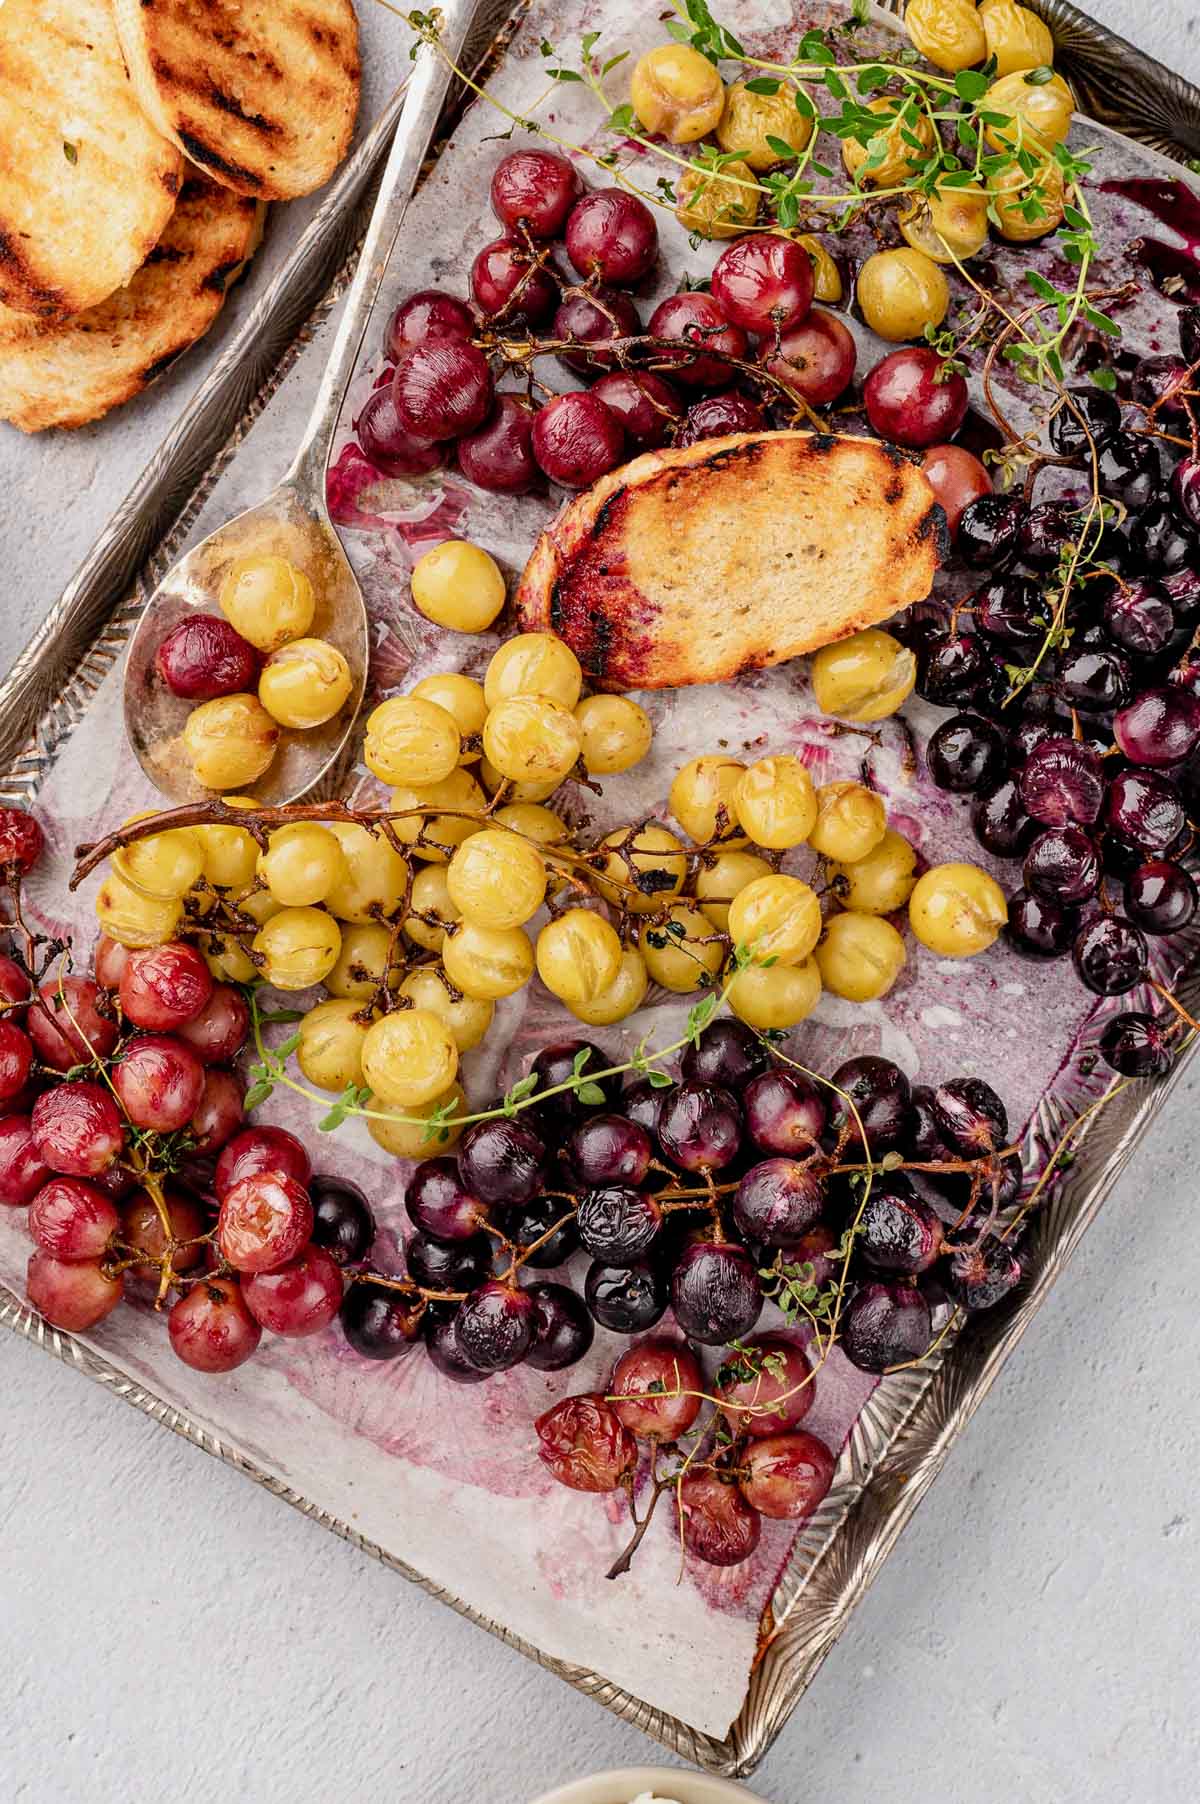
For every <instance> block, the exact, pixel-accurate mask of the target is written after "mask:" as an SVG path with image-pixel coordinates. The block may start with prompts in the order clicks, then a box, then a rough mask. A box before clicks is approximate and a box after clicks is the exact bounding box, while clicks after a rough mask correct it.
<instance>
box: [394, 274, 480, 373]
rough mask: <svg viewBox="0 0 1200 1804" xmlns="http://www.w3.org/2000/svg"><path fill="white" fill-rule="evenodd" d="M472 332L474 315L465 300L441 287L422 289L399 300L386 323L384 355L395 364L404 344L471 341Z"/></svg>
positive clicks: (473, 334) (474, 323)
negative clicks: (445, 339) (430, 340)
mask: <svg viewBox="0 0 1200 1804" xmlns="http://www.w3.org/2000/svg"><path fill="white" fill-rule="evenodd" d="M475 332H476V321H475V315H474V314H473V313H472V312H471V309H470V308H469V307H468V306H467V303H466V302H465V301H460V300H459V298H458V296H457V295H453V294H447V293H446V292H445V290H444V289H441V288H422V289H419V290H418V291H417V293H416V294H410V295H409V296H408V298H407V299H406V300H403V301H401V303H400V305H399V306H398V307H397V308H396V310H395V312H394V313H393V314H392V316H391V319H390V320H389V321H388V326H387V331H386V333H385V334H384V355H385V356H386V357H387V359H388V362H389V363H393V364H394V363H395V362H396V360H397V359H398V358H399V356H400V354H401V352H402V351H403V350H404V349H405V347H406V346H407V345H420V344H425V343H427V342H428V340H429V339H431V338H473V337H474V336H475Z"/></svg>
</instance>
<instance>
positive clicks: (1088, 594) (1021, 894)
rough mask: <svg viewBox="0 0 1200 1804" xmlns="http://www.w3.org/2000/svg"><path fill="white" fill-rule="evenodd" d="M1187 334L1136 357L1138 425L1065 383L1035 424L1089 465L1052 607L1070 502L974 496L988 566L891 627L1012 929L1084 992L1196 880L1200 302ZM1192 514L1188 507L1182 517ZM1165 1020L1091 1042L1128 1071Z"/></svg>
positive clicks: (1137, 962) (1148, 938)
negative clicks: (930, 607)
mask: <svg viewBox="0 0 1200 1804" xmlns="http://www.w3.org/2000/svg"><path fill="white" fill-rule="evenodd" d="M1180 326H1181V336H1182V340H1183V348H1182V350H1181V351H1180V352H1179V353H1176V354H1164V355H1160V356H1156V357H1151V358H1147V359H1145V360H1143V362H1142V363H1141V364H1140V365H1138V366H1137V368H1136V369H1135V371H1134V373H1133V376H1132V383H1131V391H1132V399H1133V402H1134V403H1135V406H1136V407H1137V408H1139V409H1140V410H1141V416H1142V419H1143V422H1144V423H1148V424H1149V425H1150V427H1151V428H1153V427H1154V423H1155V421H1156V420H1159V421H1162V422H1163V423H1164V424H1165V425H1167V427H1168V428H1169V429H1170V436H1163V435H1162V434H1160V433H1158V432H1157V431H1156V430H1150V431H1147V430H1145V429H1144V426H1143V429H1141V430H1139V429H1138V428H1137V423H1136V419H1135V414H1134V411H1133V410H1132V409H1126V408H1123V406H1122V402H1121V399H1120V398H1119V397H1118V396H1117V395H1116V394H1110V393H1107V392H1105V391H1103V390H1101V389H1096V388H1083V387H1080V388H1073V389H1071V390H1069V391H1068V395H1067V398H1066V400H1064V402H1063V404H1062V405H1061V406H1060V408H1059V410H1058V411H1057V412H1055V413H1054V414H1053V416H1052V418H1051V420H1050V425H1049V436H1050V441H1051V445H1052V447H1053V452H1054V454H1055V457H1056V459H1057V460H1059V461H1062V462H1065V463H1067V464H1068V465H1072V466H1076V467H1078V468H1080V469H1081V470H1084V471H1087V470H1089V469H1090V467H1091V460H1092V457H1093V454H1094V456H1095V462H1096V472H1097V476H1098V482H1099V492H1100V495H1101V496H1102V497H1103V498H1104V501H1105V503H1107V504H1113V505H1110V506H1109V508H1108V513H1109V514H1110V515H1111V517H1106V518H1105V519H1104V521H1103V525H1102V529H1101V532H1100V534H1098V537H1099V544H1098V547H1097V550H1096V554H1095V559H1094V562H1093V564H1092V567H1091V568H1090V569H1089V570H1088V571H1087V572H1086V573H1085V580H1083V581H1077V582H1076V583H1075V585H1074V588H1073V590H1072V593H1071V600H1070V606H1069V609H1068V611H1067V615H1066V619H1065V621H1059V622H1057V623H1056V621H1055V618H1054V611H1055V605H1056V602H1055V597H1056V593H1057V586H1058V585H1060V584H1061V572H1062V570H1063V568H1064V565H1065V564H1067V563H1069V562H1070V560H1071V559H1072V557H1073V556H1074V555H1075V553H1076V550H1077V548H1078V545H1079V542H1080V539H1081V537H1082V536H1083V533H1084V523H1085V517H1086V514H1087V511H1088V510H1087V507H1086V506H1085V505H1078V504H1072V503H1068V502H1066V501H1062V500H1051V501H1045V502H1040V503H1039V502H1036V501H1035V502H1032V503H1030V502H1028V501H1027V500H1026V499H1025V498H1024V497H1023V496H1021V495H1017V494H1008V495H985V496H982V497H980V498H978V499H976V500H973V501H971V502H969V503H968V505H967V506H966V507H965V509H964V510H963V512H962V515H961V518H960V521H959V525H958V531H957V547H958V552H959V556H960V557H961V558H962V559H963V561H964V562H965V563H966V564H967V565H968V566H970V567H971V568H973V569H979V570H981V571H986V575H984V576H983V579H982V581H981V582H980V586H979V587H978V588H977V589H976V590H975V591H974V593H973V594H972V595H971V596H970V597H969V598H968V601H967V602H966V603H965V604H963V605H962V606H960V607H959V608H957V609H956V610H955V615H954V619H953V622H952V624H951V625H945V624H942V623H941V622H939V621H937V620H931V619H929V618H924V619H922V618H920V617H917V618H914V619H913V620H911V621H910V622H908V623H906V624H905V625H904V626H902V627H901V628H899V629H898V632H899V635H900V636H901V637H902V638H904V639H905V640H906V641H907V643H908V644H909V645H910V647H911V648H912V649H913V650H914V651H915V653H916V655H917V660H918V666H919V674H918V678H917V689H918V692H919V693H920V694H921V695H923V696H924V697H925V698H926V699H927V700H929V701H931V702H934V703H936V704H938V705H940V706H943V707H952V708H955V709H957V710H958V711H957V712H956V713H954V714H953V715H952V716H951V717H950V718H948V719H946V720H943V722H942V723H941V725H940V726H939V727H938V728H937V729H936V731H935V732H934V733H933V735H932V737H931V739H930V741H929V746H928V752H927V757H928V765H929V772H930V775H931V776H932V778H933V780H934V781H935V782H936V783H937V784H938V785H939V786H940V787H942V788H943V789H947V790H951V791H956V792H959V793H961V794H964V795H970V796H971V797H972V798H973V800H972V804H971V819H972V824H973V827H974V831H975V835H976V837H977V839H978V840H979V842H980V844H981V845H983V846H984V847H985V848H986V849H987V850H988V851H989V852H991V853H992V854H993V855H995V856H997V857H1001V858H1013V859H1017V858H1019V859H1020V860H1021V863H1022V868H1021V875H1022V882H1021V886H1020V887H1019V888H1018V889H1016V891H1015V892H1014V893H1013V894H1012V895H1011V896H1010V897H1009V900H1008V923H1007V928H1006V932H1007V936H1008V938H1009V941H1010V942H1011V944H1012V945H1014V946H1015V947H1016V948H1017V950H1018V951H1020V952H1021V953H1023V954H1025V955H1027V956H1029V957H1031V958H1039V959H1044V958H1056V957H1063V956H1067V955H1069V956H1070V957H1071V958H1072V960H1073V962H1074V966H1075V969H1076V971H1077V972H1078V975H1079V977H1080V980H1081V981H1082V982H1083V983H1084V984H1085V985H1086V986H1087V988H1088V989H1089V990H1091V991H1093V992H1094V993H1095V994H1096V995H1099V996H1121V995H1125V994H1127V993H1128V992H1129V991H1131V990H1134V989H1135V988H1137V987H1138V986H1139V985H1143V984H1145V983H1146V982H1147V981H1148V979H1149V977H1150V974H1151V973H1150V962H1151V942H1152V941H1153V939H1154V938H1155V937H1157V936H1159V935H1165V934H1174V933H1178V932H1180V930H1181V929H1183V928H1185V927H1187V926H1188V924H1189V923H1190V922H1191V921H1192V919H1193V917H1194V916H1195V913H1196V906H1197V890H1196V884H1195V881H1194V878H1193V876H1192V874H1191V872H1190V871H1189V869H1188V868H1187V866H1186V864H1185V863H1184V862H1183V860H1184V857H1185V855H1186V854H1187V852H1188V851H1189V849H1190V846H1191V843H1192V838H1193V831H1192V827H1191V824H1190V819H1189V817H1190V813H1191V810H1192V808H1193V807H1194V806H1195V805H1196V801H1197V798H1198V797H1200V660H1197V658H1196V656H1195V655H1194V653H1193V651H1192V645H1193V640H1194V638H1195V635H1196V632H1197V629H1198V627H1200V537H1198V536H1197V527H1198V526H1200V499H1197V497H1200V487H1197V486H1196V483H1195V480H1194V476H1193V473H1194V472H1195V471H1196V470H1197V469H1200V465H1198V464H1197V463H1196V460H1195V458H1194V457H1193V455H1192V453H1191V452H1190V451H1185V452H1184V454H1183V455H1182V456H1180V455H1179V454H1178V449H1177V447H1176V445H1175V444H1174V442H1173V440H1174V438H1175V437H1177V436H1178V432H1179V429H1180V428H1181V427H1182V428H1183V430H1184V432H1185V434H1186V432H1187V430H1188V418H1189V410H1190V401H1189V399H1188V394H1187V392H1186V391H1188V390H1189V389H1190V386H1191V382H1192V365H1193V361H1194V358H1195V357H1197V356H1200V313H1197V311H1196V310H1194V309H1188V310H1185V311H1184V312H1183V313H1181V315H1180ZM1189 510H1190V511H1189ZM1175 1037H1176V1036H1175V1020H1174V1017H1171V1018H1170V1019H1168V1020H1163V1019H1160V1018H1157V1017H1156V1016H1154V1015H1153V1014H1146V1013H1143V1012H1140V1011H1139V1012H1129V1013H1125V1014H1121V1015H1118V1016H1117V1017H1115V1018H1114V1020H1113V1021H1111V1022H1110V1023H1109V1024H1108V1026H1107V1027H1106V1028H1105V1031H1104V1034H1103V1037H1102V1040H1101V1052H1102V1054H1103V1056H1104V1057H1105V1059H1106V1060H1107V1061H1108V1062H1109V1064H1110V1065H1112V1066H1113V1068H1114V1069H1116V1070H1117V1071H1119V1072H1121V1073H1123V1074H1125V1075H1127V1076H1148V1075H1159V1074H1161V1073H1162V1072H1163V1071H1165V1070H1166V1069H1168V1067H1169V1066H1170V1064H1171V1061H1172V1057H1173V1044H1172V1043H1173V1040H1174V1039H1175Z"/></svg>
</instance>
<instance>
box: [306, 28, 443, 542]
mask: <svg viewBox="0 0 1200 1804" xmlns="http://www.w3.org/2000/svg"><path fill="white" fill-rule="evenodd" d="M475 4H476V0H449V3H448V4H446V5H444V6H443V7H442V9H441V11H442V32H441V43H442V51H443V52H444V54H442V53H439V51H438V50H436V49H435V48H434V46H433V45H431V44H427V43H426V44H422V45H421V46H420V49H419V50H418V52H417V56H416V60H415V62H414V64H413V72H412V74H411V76H410V77H409V81H408V88H407V92H406V94H405V97H404V107H403V110H402V111H401V114H400V120H399V123H398V125H397V126H396V136H395V138H394V139H393V141H392V148H391V152H390V153H389V156H388V160H387V166H386V167H385V169H384V172H383V180H382V182H381V183H380V186H379V194H378V196H377V198H376V201H375V208H374V211H373V213H372V214H371V223H370V225H369V226H368V228H367V235H366V238H365V239H364V241H363V247H362V253H361V255H360V257H359V260H358V268H357V270H356V271H355V274H354V280H353V282H352V283H351V285H350V289H349V292H348V293H347V296H346V302H345V306H344V308H343V310H342V317H341V321H340V323H339V325H338V329H337V335H336V337H335V338H334V341H333V349H332V351H331V352H330V354H329V361H328V363H327V364H326V366H325V373H324V375H323V376H322V378H321V386H320V388H319V389H318V391H317V398H316V401H315V403H314V405H313V411H312V415H311V417H310V419H309V422H308V427H307V430H306V432H305V434H304V438H303V440H302V441H301V444H300V449H299V450H298V451H297V453H296V458H295V462H294V463H293V465H292V468H291V471H290V472H289V476H290V479H291V480H292V481H294V482H295V483H296V484H297V485H298V486H299V487H301V488H302V489H303V490H304V492H305V493H306V494H307V495H308V496H309V497H310V499H311V501H312V502H313V503H314V504H315V506H316V507H317V508H318V509H321V510H322V511H323V510H324V506H325V466H326V464H327V463H328V461H329V452H330V448H331V446H332V444H333V436H334V433H335V431H336V430H337V423H338V417H339V415H340V413H341V410H342V401H343V400H344V398H345V394H346V390H347V388H348V387H349V384H350V378H351V376H352V375H353V373H354V366H355V364H356V363H357V361H358V353H359V350H360V348H361V345H362V341H363V337H364V335H365V333H366V329H367V323H368V321H369V319H370V317H371V309H372V307H373V306H374V304H375V299H376V296H377V295H378V293H379V289H380V286H381V284H382V282H383V278H384V275H385V274H386V272H387V267H388V263H389V261H390V259H391V255H392V252H393V250H394V249H395V245H396V239H397V238H398V237H399V234H400V228H401V226H402V225H403V223H404V216H405V214H406V213H407V211H408V204H409V202H410V200H411V199H412V194H413V189H414V188H415V187H416V183H417V176H418V174H419V172H420V168H421V164H422V162H423V161H424V159H425V155H426V152H427V151H428V149H429V145H430V142H431V140H432V138H433V134H434V130H435V129H436V126H437V122H438V118H439V116H440V114H441V110H442V104H443V102H444V100H445V98H446V91H447V89H448V88H449V86H450V81H451V77H452V75H453V73H454V71H453V70H452V68H451V67H450V64H451V62H452V61H456V60H457V58H458V53H459V51H460V50H461V48H462V45H463V41H464V39H465V38H466V35H467V28H468V26H469V24H470V22H471V17H472V15H473V13H474V11H475Z"/></svg>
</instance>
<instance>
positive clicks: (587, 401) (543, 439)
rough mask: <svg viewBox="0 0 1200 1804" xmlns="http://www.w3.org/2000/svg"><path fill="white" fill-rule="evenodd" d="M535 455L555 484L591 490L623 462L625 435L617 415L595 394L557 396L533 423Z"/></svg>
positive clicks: (539, 413) (538, 414)
mask: <svg viewBox="0 0 1200 1804" xmlns="http://www.w3.org/2000/svg"><path fill="white" fill-rule="evenodd" d="M532 442H533V455H534V457H535V458H536V459H537V461H538V465H539V467H540V468H541V469H543V470H544V471H545V472H546V475H547V476H548V477H549V478H550V480H551V482H557V483H559V484H561V486H562V487H563V488H567V489H586V488H590V487H591V485H592V483H593V482H598V481H599V479H600V477H601V476H605V475H607V473H608V472H609V470H613V469H615V468H616V466H617V465H618V464H619V463H620V461H621V458H622V456H623V455H624V450H625V434H624V433H623V432H622V430H621V423H620V421H619V420H618V419H617V416H616V415H615V414H613V413H610V412H609V411H608V408H607V407H606V406H605V405H604V403H603V401H597V399H596V397H595V395H592V394H569V395H556V396H555V398H554V400H553V401H548V402H547V403H546V405H545V407H543V408H540V409H539V411H538V413H537V416H536V418H535V419H534V422H533V441H532Z"/></svg>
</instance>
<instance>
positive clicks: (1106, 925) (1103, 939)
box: [1071, 915, 1149, 996]
mask: <svg viewBox="0 0 1200 1804" xmlns="http://www.w3.org/2000/svg"><path fill="white" fill-rule="evenodd" d="M1071 957H1072V959H1073V960H1074V964H1075V969H1076V972H1077V973H1078V975H1079V977H1080V979H1081V981H1082V982H1083V983H1085V984H1086V985H1087V987H1088V989H1089V990H1093V991H1095V993H1096V995H1097V996H1123V995H1124V994H1125V992H1126V991H1127V990H1132V989H1133V988H1134V987H1135V986H1136V985H1137V984H1139V983H1141V982H1142V981H1143V980H1144V979H1145V976H1146V972H1147V968H1148V964H1149V952H1148V949H1147V946H1146V941H1145V936H1144V935H1143V934H1142V933H1141V931H1140V930H1139V929H1138V928H1136V927H1134V926H1133V925H1132V923H1131V922H1129V921H1122V920H1119V919H1117V918H1116V917H1114V916H1112V915H1100V916H1098V917H1097V918H1096V919H1095V920H1093V921H1089V922H1088V923H1087V924H1086V925H1085V926H1084V927H1082V928H1081V929H1080V931H1079V933H1078V934H1077V935H1076V938H1075V942H1074V945H1073V946H1072V948H1071Z"/></svg>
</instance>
